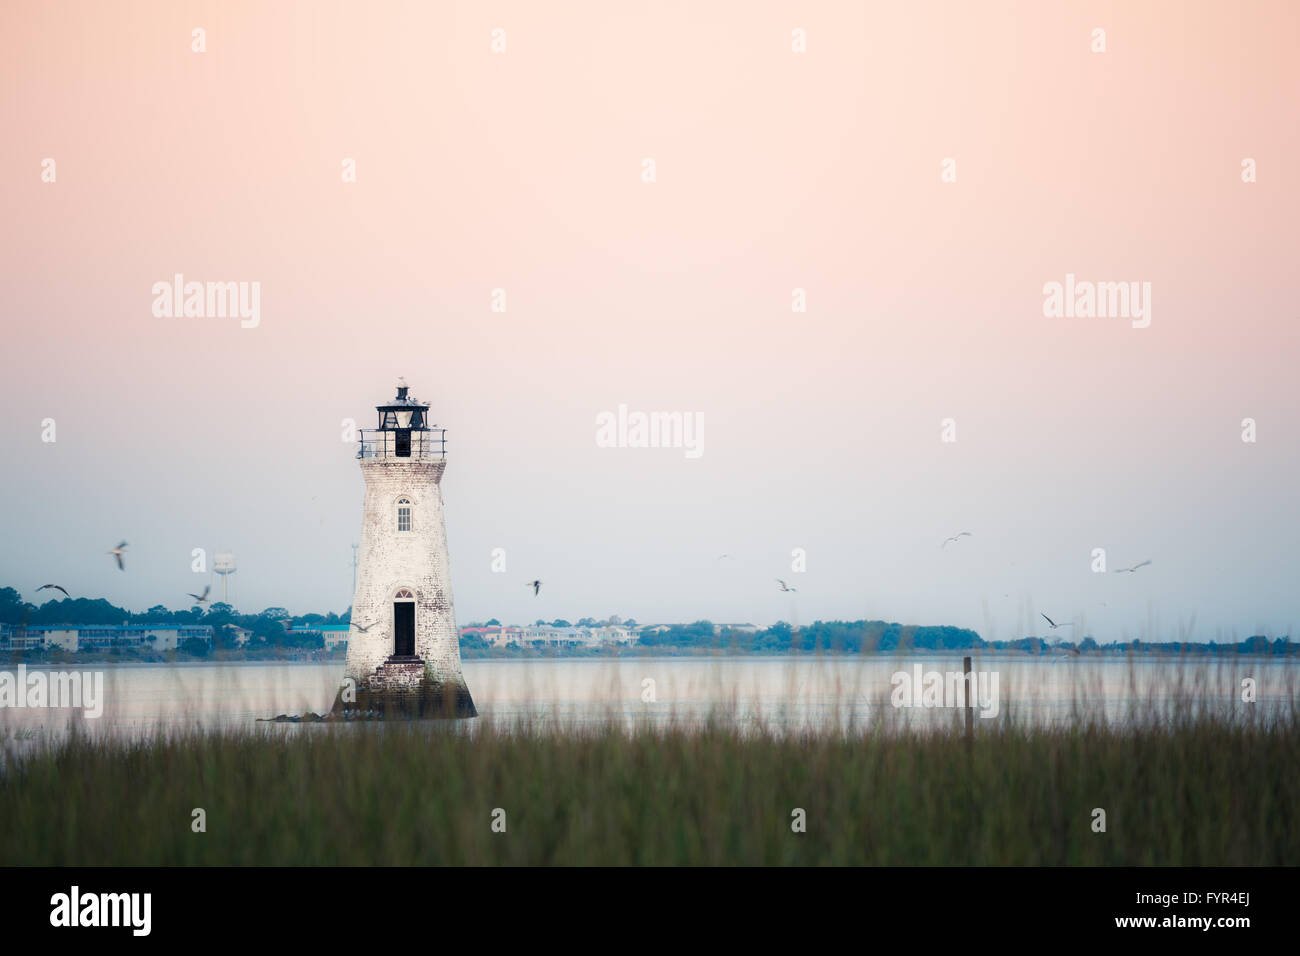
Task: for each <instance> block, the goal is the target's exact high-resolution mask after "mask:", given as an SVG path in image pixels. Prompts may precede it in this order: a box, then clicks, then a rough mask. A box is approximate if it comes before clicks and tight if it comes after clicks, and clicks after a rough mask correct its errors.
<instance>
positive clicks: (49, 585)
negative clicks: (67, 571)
mask: <svg viewBox="0 0 1300 956" xmlns="http://www.w3.org/2000/svg"><path fill="white" fill-rule="evenodd" d="M46 588H54V590H56V591H63V593H64V594H66V595H67V596H68V597H72V595H71V594H68V592H67V591H66V590H65V589H64V588H62V587H60V586H59V585H57V584H42V585H41V586H40V587H38V588H37V589H36V590H37V592H40V591H44V590H45V589H46Z"/></svg>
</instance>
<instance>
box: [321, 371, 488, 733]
mask: <svg viewBox="0 0 1300 956" xmlns="http://www.w3.org/2000/svg"><path fill="white" fill-rule="evenodd" d="M409 392H410V388H409V386H408V385H407V384H406V382H405V381H402V380H400V379H399V380H398V384H397V397H396V398H395V399H393V400H392V401H391V402H389V403H388V404H387V405H380V406H378V407H377V408H378V412H379V427H378V428H376V429H363V430H362V432H361V448H360V450H359V451H358V452H357V458H359V459H360V461H361V475H362V477H363V478H364V479H365V483H366V493H365V504H364V508H363V511H362V517H361V546H360V553H359V555H358V557H359V564H358V566H357V584H356V594H355V595H354V596H353V598H352V627H351V629H350V630H349V632H348V656H347V664H346V665H345V676H346V678H348V679H347V680H346V681H345V684H344V688H343V690H342V691H340V694H339V698H338V700H337V701H336V703H335V710H336V711H340V710H341V711H348V710H352V709H354V708H355V709H356V710H358V711H377V712H381V713H391V712H399V713H403V714H411V715H424V716H454V717H475V716H477V712H476V711H475V709H474V701H473V700H472V699H471V697H470V694H469V688H468V687H467V686H466V685H465V677H464V675H463V674H462V673H461V668H460V641H459V632H458V631H457V628H456V612H455V610H454V608H453V607H452V599H451V576H450V573H449V561H448V557H447V528H446V525H445V523H444V521H443V509H442V485H441V482H442V473H443V469H444V468H446V466H447V459H446V447H447V442H446V429H444V428H438V427H436V426H433V425H431V424H430V422H429V404H428V403H427V402H420V401H417V400H416V399H414V398H412V397H411V396H410V395H409ZM349 691H352V692H353V693H352V695H351V696H353V697H354V700H349V699H348V697H349Z"/></svg>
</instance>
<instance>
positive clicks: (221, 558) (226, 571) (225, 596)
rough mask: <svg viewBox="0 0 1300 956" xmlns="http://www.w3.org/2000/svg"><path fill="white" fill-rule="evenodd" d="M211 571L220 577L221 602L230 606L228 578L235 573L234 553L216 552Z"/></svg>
mask: <svg viewBox="0 0 1300 956" xmlns="http://www.w3.org/2000/svg"><path fill="white" fill-rule="evenodd" d="M212 570H213V571H214V572H215V573H217V574H219V575H221V600H222V601H223V602H224V603H226V604H230V576H231V575H232V574H234V573H235V555H234V552H232V551H219V552H217V554H216V556H215V557H213V559H212Z"/></svg>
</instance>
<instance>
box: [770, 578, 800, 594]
mask: <svg viewBox="0 0 1300 956" xmlns="http://www.w3.org/2000/svg"><path fill="white" fill-rule="evenodd" d="M776 583H777V584H779V585H781V590H782V591H791V592H793V591H798V590H799V589H798V588H792V587H790V585H788V584H786V583H785V582H784V581H782V580H781V579H780V578H777V579H776Z"/></svg>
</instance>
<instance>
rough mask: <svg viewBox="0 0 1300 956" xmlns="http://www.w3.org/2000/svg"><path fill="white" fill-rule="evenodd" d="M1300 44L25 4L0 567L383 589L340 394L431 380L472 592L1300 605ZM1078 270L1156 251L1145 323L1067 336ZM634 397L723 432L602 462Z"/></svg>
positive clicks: (996, 615)
mask: <svg viewBox="0 0 1300 956" xmlns="http://www.w3.org/2000/svg"><path fill="white" fill-rule="evenodd" d="M196 27H202V28H203V29H204V30H206V43H207V50H206V52H204V53H201V54H199V53H194V52H192V51H191V30H192V29H194V28H196ZM498 27H499V28H502V29H504V30H505V31H506V52H505V53H504V54H493V53H492V52H491V46H490V44H491V38H492V37H491V31H492V30H493V29H494V28H498ZM1095 27H1101V28H1103V29H1105V31H1106V45H1107V49H1106V52H1105V53H1101V54H1096V53H1092V52H1091V51H1090V43H1091V33H1092V30H1093V29H1094V28H1095ZM795 28H802V29H804V30H806V31H807V37H808V40H807V43H808V49H807V53H805V54H793V53H792V52H791V31H792V30H793V29H795ZM1297 36H1300V7H1297V6H1296V5H1295V4H1293V3H1288V2H1272V3H1244V4H1230V3H1142V4H1130V3H1113V4H1112V3H1072V4H1065V5H1057V4H1046V3H1030V2H1026V3H1011V4H992V3H957V2H945V3H934V4H897V5H881V6H880V7H879V8H878V9H870V10H868V9H867V8H866V7H865V6H864V5H862V4H858V3H819V4H816V5H811V7H810V5H805V4H797V3H753V2H744V3H689V4H688V3H668V4H652V5H632V4H610V3H595V2H592V3H563V4H539V3H535V2H528V3H477V4H471V3H462V4H447V3H440V4H424V3H411V4H394V3H379V4H361V3H351V4H330V3H300V4H287V3H286V4H276V5H265V4H254V3H215V2H213V3H183V2H182V3H177V2H166V3H164V2H148V3H116V4H100V3H23V4H8V5H6V6H5V7H4V9H3V10H2V11H0V76H2V77H3V83H2V85H0V124H2V126H0V128H2V129H3V133H4V135H3V145H2V146H0V181H2V182H3V183H4V186H3V190H0V213H2V214H3V221H4V223H5V228H4V229H3V230H0V244H3V253H4V262H5V268H4V271H3V277H2V278H0V308H2V312H3V315H4V321H5V335H6V344H7V348H6V357H7V361H6V362H5V363H4V374H3V376H2V377H0V397H2V398H3V402H2V403H0V407H2V408H3V411H4V414H3V415H0V441H2V442H3V447H4V448H5V449H6V455H5V465H6V467H5V469H4V473H3V477H0V487H2V488H3V490H4V498H5V501H6V503H7V504H6V507H5V508H4V509H3V513H2V514H0V537H2V538H3V540H4V541H5V542H6V544H7V545H8V547H6V548H5V549H4V553H3V554H0V585H5V584H10V585H13V586H15V587H18V588H20V590H22V591H23V593H24V594H25V596H27V597H28V598H29V599H32V598H33V597H34V594H33V589H34V587H35V586H36V585H37V584H40V583H45V581H46V580H53V579H60V580H61V581H63V583H65V584H67V586H68V587H69V589H70V590H73V591H74V593H80V594H87V595H91V596H100V595H103V596H106V597H108V598H110V599H111V600H114V601H115V602H117V603H122V604H126V605H129V606H132V607H136V608H143V607H145V606H147V605H149V604H154V603H158V602H162V603H167V604H172V605H174V606H181V605H183V604H184V603H185V598H184V593H185V592H186V591H189V590H193V589H194V584H195V575H193V574H192V573H191V572H190V570H189V565H190V557H189V556H190V551H191V549H192V548H194V547H205V548H207V549H208V550H209V552H212V551H215V550H218V549H225V548H229V549H233V550H234V551H235V552H236V553H237V554H238V555H239V558H240V563H241V566H242V569H243V570H242V571H241V573H240V588H241V591H240V596H241V602H240V603H241V604H242V605H243V606H244V607H245V608H246V609H258V608H260V607H264V606H267V605H272V604H278V605H285V606H288V607H290V608H291V609H294V610H298V611H306V610H322V609H335V610H341V609H343V608H344V607H346V605H347V604H348V602H349V601H350V598H351V594H350V588H351V565H350V562H351V548H350V545H351V543H352V542H353V541H355V540H356V537H357V531H358V527H359V520H360V475H359V471H358V469H357V467H356V463H355V461H354V460H353V459H352V449H351V448H350V447H349V446H347V445H345V444H343V443H342V442H341V441H340V439H339V432H340V421H341V419H343V418H345V417H355V418H357V419H358V420H359V421H362V423H364V424H369V421H370V416H371V415H373V406H374V404H376V403H377V402H379V401H381V400H383V399H385V398H387V397H388V396H389V395H390V394H391V385H392V382H393V380H394V379H395V378H396V376H397V375H405V376H406V378H407V379H408V380H409V381H410V382H411V383H412V385H413V386H414V390H415V392H416V394H418V395H419V396H420V397H422V398H425V399H427V400H430V401H432V402H433V404H434V413H435V418H437V419H438V421H439V422H440V423H441V424H444V425H446V426H447V427H448V428H449V429H450V432H449V439H450V446H449V447H450V450H451V456H452V457H451V461H450V463H449V467H448V471H447V477H446V479H445V482H444V491H445V496H446V500H447V507H448V522H449V534H450V537H451V542H450V543H451V553H452V567H453V585H454V588H455V593H456V599H457V605H458V616H459V617H460V619H461V620H462V621H468V620H472V619H483V618H486V617H489V616H496V617H499V618H501V619H502V620H507V621H530V620H532V619H534V618H535V617H545V618H548V619H549V618H552V617H557V616H563V617H568V618H570V619H573V618H576V617H578V616H583V615H588V614H590V615H606V614H610V613H620V614H622V615H624V616H628V615H631V616H635V617H637V618H638V619H640V620H643V621H645V620H652V619H670V620H675V619H691V618H697V617H709V618H712V619H714V620H731V621H754V622H756V623H767V622H769V621H771V620H774V619H777V618H789V617H790V616H791V615H792V614H794V615H796V616H798V617H800V619H801V620H802V622H803V623H807V622H809V621H811V620H813V619H815V618H827V619H828V618H833V617H841V618H857V617H862V616H867V617H880V618H885V619H888V620H899V621H906V622H916V623H952V624H959V625H964V626H969V627H974V628H976V629H977V630H979V631H980V632H981V634H983V635H984V636H985V637H1009V636H1018V634H1020V633H1025V632H1026V631H1025V629H1026V628H1031V630H1032V625H1031V623H1030V622H1031V621H1032V619H1033V618H1035V617H1036V615H1037V612H1038V611H1039V610H1047V611H1048V613H1049V614H1052V613H1053V611H1055V612H1056V613H1054V614H1053V616H1054V617H1057V618H1058V619H1059V618H1061V617H1064V618H1067V619H1069V618H1074V619H1077V620H1079V621H1080V623H1081V624H1082V625H1083V626H1085V627H1086V629H1087V632H1089V633H1093V634H1095V635H1096V636H1097V637H1098V639H1100V640H1108V639H1112V638H1119V637H1124V636H1129V637H1132V636H1148V637H1162V636H1163V637H1168V636H1172V634H1171V633H1170V632H1171V631H1173V630H1174V629H1176V628H1177V626H1178V624H1179V623H1180V622H1182V623H1184V624H1186V623H1188V622H1189V621H1190V620H1191V618H1192V616H1193V615H1195V616H1196V618H1195V620H1196V625H1195V630H1194V633H1195V635H1196V636H1198V637H1201V638H1210V637H1214V636H1216V634H1219V633H1225V634H1226V633H1230V632H1233V631H1235V632H1237V633H1239V634H1242V635H1244V634H1247V633H1254V632H1256V631H1262V632H1267V633H1273V634H1276V633H1286V631H1287V630H1288V628H1291V626H1292V624H1293V623H1294V622H1295V621H1297V620H1300V598H1298V597H1297V589H1296V587H1295V582H1296V578H1297V572H1298V571H1300V561H1297V558H1296V557H1295V553H1296V549H1295V540H1296V538H1297V535H1298V534H1300V514H1298V512H1297V504H1296V502H1297V496H1296V493H1295V486H1296V469H1297V465H1298V464H1300V460H1298V458H1300V456H1297V453H1296V448H1297V430H1298V429H1300V400H1297V398H1296V396H1297V388H1296V383H1295V380H1294V375H1295V368H1296V359H1297V355H1298V353H1300V332H1297V320H1298V319H1300V316H1298V315H1297V311H1296V301H1297V286H1298V285H1300V281H1298V280H1297V275H1300V270H1298V269H1297V268H1296V261H1295V260H1296V246H1297V243H1296V238H1295V237H1296V228H1297V227H1296V223H1297V221H1298V218H1300V217H1298V213H1300V189H1298V188H1297V185H1296V170H1297V159H1298V158H1300V157H1298V155H1297V154H1298V149H1297V147H1298V146H1300V132H1298V131H1297V130H1298V128H1300V127H1298V124H1297V122H1296V117H1297V105H1300V68H1298V67H1297V66H1296V58H1295V51H1294V47H1295V40H1296V37H1297ZM47 157H48V158H53V159H54V160H55V162H56V164H57V165H56V169H57V180H56V182H54V183H45V182H42V180H41V168H42V167H41V164H42V160H43V159H45V158H47ZM647 157H650V158H653V159H654V160H655V162H656V169H657V173H658V180H657V182H655V183H653V184H646V183H643V182H642V181H641V169H642V160H643V159H644V158H647ZM945 157H952V158H954V159H955V160H956V164H957V166H956V168H957V181H956V182H955V183H943V182H941V181H940V164H941V162H942V161H943V159H944V158H945ZM1245 157H1251V158H1253V159H1254V160H1255V161H1256V163H1257V170H1258V181H1257V182H1255V183H1250V184H1247V183H1243V182H1242V181H1241V175H1240V173H1241V162H1242V159H1243V158H1245ZM344 158H353V159H355V160H356V164H357V166H356V168H357V182H355V183H344V182H342V181H341V176H340V170H341V163H342V161H343V159H344ZM177 272H180V273H183V274H184V275H185V276H186V277H187V278H190V279H195V280H200V281H208V280H212V281H226V280H229V281H248V282H252V281H256V282H259V283H260V284H261V297H262V311H261V322H260V325H259V326H258V327H257V328H255V329H241V328H240V326H239V322H238V320H234V319H220V318H199V319H195V318H191V319H160V318H156V317H154V316H153V314H152V312H151V304H152V301H153V296H152V294H151V288H152V286H153V284H154V283H155V282H157V281H159V280H170V278H171V277H172V276H173V274H175V273H177ZM1066 273H1074V274H1075V275H1076V276H1078V277H1079V278H1080V279H1091V280H1097V281H1139V282H1150V283H1151V285H1152V290H1153V291H1152V306H1153V308H1152V323H1151V326H1150V327H1149V328H1146V329H1134V328H1132V327H1131V326H1130V323H1129V322H1128V321H1127V320H1124V319H1117V318H1093V319H1077V318H1076V319H1064V318H1059V319H1058V318H1045V317H1044V316H1043V312H1042V302H1043V295H1042V287H1043V284H1044V283H1046V282H1051V281H1063V280H1064V278H1065V275H1066ZM796 287H798V288H803V289H806V290H807V297H808V311H807V312H806V313H792V312H791V308H790V302H791V290H792V289H794V288H796ZM494 288H504V289H505V290H506V293H507V301H508V311H507V312H506V313H504V314H501V313H494V312H492V311H490V304H491V293H492V290H493V289H494ZM620 403H625V404H627V405H629V406H631V407H633V408H637V409H642V410H647V411H650V410H663V411H690V412H698V413H701V414H702V415H703V416H704V418H705V422H706V426H705V446H704V448H705V453H704V454H703V456H702V457H700V458H699V459H696V460H688V459H686V458H685V456H683V455H682V454H681V452H680V451H673V450H661V449H648V450H642V449H603V448H598V447H596V444H595V440H594V434H595V419H596V416H597V415H598V414H599V413H600V412H602V411H606V410H613V409H615V408H616V407H617V406H618V405H619V404H620ZM47 417H49V418H54V419H55V420H56V422H57V429H58V431H57V435H58V440H57V442H55V443H53V444H48V443H43V442H42V441H41V421H42V420H43V419H45V418H47ZM947 417H951V418H954V419H955V420H956V422H957V429H958V441H957V442H956V443H955V444H942V443H940V441H939V434H940V425H939V423H940V420H941V419H943V418H947ZM1245 417H1253V418H1255V419H1256V420H1257V422H1258V441H1257V442H1256V443H1254V444H1245V443H1243V442H1242V441H1241V440H1240V434H1241V428H1240V422H1241V420H1242V419H1243V418H1245ZM959 530H970V531H972V532H973V537H972V538H970V539H964V540H963V541H962V542H961V543H960V548H958V547H953V546H950V548H949V549H946V550H944V551H940V550H939V548H938V544H939V542H940V541H941V540H942V539H943V538H944V537H945V536H947V535H949V534H953V533H955V532H956V531H959ZM123 537H125V538H127V539H128V540H129V541H131V542H132V554H131V563H130V566H129V571H128V573H127V574H125V575H122V574H120V573H119V572H117V571H116V570H115V569H114V568H113V567H112V566H111V559H109V558H107V557H106V556H105V555H104V554H103V552H104V550H106V549H107V547H109V546H110V545H112V544H114V543H116V541H118V540H120V539H121V538H123ZM494 547H504V548H506V550H507V554H508V567H509V571H508V573H506V574H504V575H500V574H493V573H491V570H490V552H491V549H492V548H494ZM795 547H802V548H805V549H806V550H807V552H808V572H807V573H806V574H803V575H800V576H799V596H798V599H797V600H798V604H797V605H793V606H792V604H791V602H790V600H789V598H788V597H787V596H785V595H781V594H779V593H778V592H776V591H775V583H774V581H773V579H774V578H776V577H786V578H788V577H789V576H790V574H791V569H790V551H791V549H792V548H795ZM1094 547H1105V548H1107V550H1108V555H1109V559H1110V562H1111V564H1112V566H1118V565H1121V564H1125V563H1133V562H1136V561H1139V560H1142V559H1145V558H1151V559H1153V561H1154V564H1153V565H1152V566H1151V567H1149V568H1145V569H1143V571H1142V572H1139V573H1138V574H1136V575H1114V574H1107V575H1095V574H1093V573H1091V572H1090V571H1089V561H1090V553H1091V550H1092V549H1093V548H1094ZM723 552H727V553H730V554H733V555H736V560H735V561H734V562H725V563H724V564H723V566H722V567H719V566H718V562H717V560H716V558H717V555H719V554H721V553H723ZM534 577H540V578H541V579H543V580H544V581H547V582H548V586H547V588H545V589H544V591H543V596H542V597H541V598H536V599H535V598H533V597H532V596H531V592H530V591H526V589H525V588H524V587H523V586H522V584H523V582H524V581H526V580H530V579H532V578H534ZM1004 595H1006V596H1005V597H1004ZM1103 604H1105V606H1104V607H1103V606H1102V605H1103ZM1291 633H1292V634H1293V635H1294V634H1295V631H1294V630H1292V631H1291Z"/></svg>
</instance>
